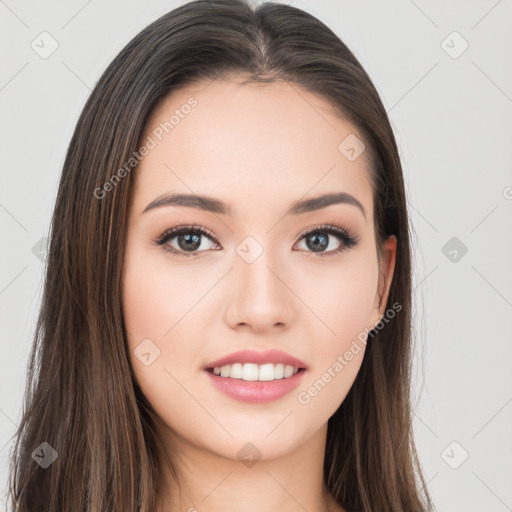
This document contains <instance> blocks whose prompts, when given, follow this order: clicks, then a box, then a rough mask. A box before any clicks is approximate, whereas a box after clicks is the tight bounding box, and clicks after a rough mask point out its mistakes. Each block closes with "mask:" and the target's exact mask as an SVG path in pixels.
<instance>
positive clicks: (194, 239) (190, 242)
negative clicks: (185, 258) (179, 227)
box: [178, 233, 201, 251]
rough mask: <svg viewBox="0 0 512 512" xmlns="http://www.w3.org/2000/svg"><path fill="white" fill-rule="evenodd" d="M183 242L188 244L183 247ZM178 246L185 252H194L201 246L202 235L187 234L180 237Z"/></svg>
mask: <svg viewBox="0 0 512 512" xmlns="http://www.w3.org/2000/svg"><path fill="white" fill-rule="evenodd" d="M182 242H186V243H185V244H184V245H183V246H182ZM178 245H179V246H180V249H183V250H185V251H194V250H195V249H198V248H199V247H200V246H201V235H198V234H190V233H185V234H181V235H178Z"/></svg>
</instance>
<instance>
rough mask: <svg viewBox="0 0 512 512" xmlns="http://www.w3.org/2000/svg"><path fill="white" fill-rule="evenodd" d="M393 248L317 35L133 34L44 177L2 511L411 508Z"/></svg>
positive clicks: (236, 4)
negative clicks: (20, 408)
mask: <svg viewBox="0 0 512 512" xmlns="http://www.w3.org/2000/svg"><path fill="white" fill-rule="evenodd" d="M408 230H409V226H408V216H407V207H406V199H405V191H404V183H403V176H402V169H401V165H400V159H399V155H398V151H397V147H396V143H395V139H394V135H393V132H392V129H391V127H390V123H389V120H388V117H387V115H386V111H385V109H384V107H383V105H382V103H381V100H380V98H379V96H378V93H377V91H376V90H375V87H374V86H373V84H372V82H371V80H370V78H369V77H368V75H367V74H366V73H365V71H364V70H363V68H362V66H361V65H360V63H359V62H358V61H357V60H356V58H355V57H354V55H353V54H352V53H351V52H350V50H349V49H348V48H347V47H346V46H345V45H344V44H343V43H342V42H341V41H340V39H339V38H338V37H337V36H336V35H335V34H334V33H333V32H332V31H331V30H329V29H328V28H327V27H326V26H325V25H323V24H322V23H321V22H320V21H318V20H317V19H316V18H314V17H312V16H311V15H309V14H307V13H305V12H303V11H301V10H299V9H296V8H293V7H290V6H286V5H278V4H272V3H267V4H263V5H262V6H260V7H258V8H257V9H254V10H253V8H251V7H250V6H249V5H248V4H247V3H245V2H244V1H242V0H211V1H207V0H198V1H195V2H190V3H188V4H186V5H183V6H181V7H179V8H177V9H175V10H173V11H171V12H169V13H168V14H166V15H165V16H162V17H161V18H160V19H158V20H157V21H155V22H154V23H152V24H151V25H150V26H148V27H147V28H146V29H144V30H143V31H142V32H141V33H140V34H138V35H137V36H136V37H135V38H134V39H133V40H132V41H131V42H130V43H129V44H128V45H127V46H126V47H125V48H124V49H123V50H122V51H121V53H120V54H119V55H118V56H117V57H116V58H115V60H114V61H113V62H112V64H111V65H110V66H109V67H108V69H107V70H106V71H105V73H104V74H103V76H102V77H101V79H100V80H99V82H98V84H97V85H96V87H95V89H94V91H93V92H92V94H91V96H90V98H89V100H88V102H87V104H86V105H85V107H84V109H83V112H82V114H81V116H80V119H79V121H78V124H77V127H76V130H75V133H74V135H73V138H72V140H71V143H70V146H69V149H68V154H67V157H66V160H65V163H64V168H63V173H62V178H61V181H60V185H59V192H58V197H57V201H56V206H55V210H54V215H53V220H52V231H51V238H50V245H49V251H48V267H47V274H46V282H45V289H44V297H43V302H42V308H41V313H40V318H39V321H38V325H37V331H36V336H35V341H34V347H33V351H32V356H31V360H30V367H29V379H28V383H27V396H26V404H25V410H24V415H23V418H22V422H21V424H20V427H19V430H18V432H17V434H16V446H15V450H14V451H13V456H12V477H11V487H10V492H11V497H12V503H13V506H14V507H15V510H17V511H20V512H28V511H34V510H40V509H41V507H42V506H43V505H42V504H44V510H47V511H59V512H63V511H67V510H70V511H71V510H72V511H78V510H84V511H107V510H112V511H128V510H137V511H141V512H142V511H143V512H146V511H153V510H158V511H164V510H166V511H171V510H172V511H174V510H189V511H193V510H205V511H207V510H211V511H212V510H218V509H220V508H222V509H223V510H239V509H240V508H241V507H243V509H244V510H245V511H253V510H278V509H279V510H280V511H292V510H309V511H329V512H332V511H356V510H360V511H365V512H369V511H379V512H385V511H394V512H396V511H415V512H417V511H423V510H430V509H431V502H430V499H429V496H428V493H427V492H426V489H425V482H424V480H423V477H422V474H421V470H420V467H419V464H418V460H417V456H416V452H415V448H414V441H413V437H412V427H411V410H410V409H409V374H410V352H411V262H410V246H409V236H408Z"/></svg>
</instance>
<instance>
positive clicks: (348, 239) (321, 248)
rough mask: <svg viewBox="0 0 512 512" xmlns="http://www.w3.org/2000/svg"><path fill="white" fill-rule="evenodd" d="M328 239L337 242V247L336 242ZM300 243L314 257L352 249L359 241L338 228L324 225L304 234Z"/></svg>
mask: <svg viewBox="0 0 512 512" xmlns="http://www.w3.org/2000/svg"><path fill="white" fill-rule="evenodd" d="M329 237H335V238H336V239H337V240H338V246H337V247H336V242H335V241H334V242H332V241H330V240H329ZM302 241H305V243H306V247H307V248H308V249H310V250H311V251H312V252H313V253H314V254H315V255H318V256H328V255H333V254H338V253H340V252H342V251H344V250H345V249H350V248H351V247H354V246H355V245H356V244H357V242H358V241H359V239H358V237H356V236H355V235H352V234H350V233H349V232H348V231H347V230H346V229H344V228H342V227H340V226H335V225H332V224H324V225H322V226H318V227H316V228H314V229H311V230H309V231H307V232H306V233H304V234H303V235H302V236H301V238H300V242H302ZM325 249H330V250H328V251H326V250H325Z"/></svg>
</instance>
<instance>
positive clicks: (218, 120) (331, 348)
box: [123, 81, 396, 459]
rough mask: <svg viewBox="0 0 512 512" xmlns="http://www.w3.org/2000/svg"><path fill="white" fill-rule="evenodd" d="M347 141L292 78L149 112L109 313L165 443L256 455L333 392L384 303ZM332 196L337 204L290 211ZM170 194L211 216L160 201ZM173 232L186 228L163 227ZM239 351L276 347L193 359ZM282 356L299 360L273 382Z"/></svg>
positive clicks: (294, 431)
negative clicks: (121, 328)
mask: <svg viewBox="0 0 512 512" xmlns="http://www.w3.org/2000/svg"><path fill="white" fill-rule="evenodd" d="M148 137H150V138H148ZM347 137H348V139H347ZM356 137H357V133H356V131H355V130H354V128H353V127H352V126H350V125H349V124H347V123H346V122H344V121H342V120H341V119H340V118H338V117H337V116H335V115H334V114H333V113H332V112H331V110H330V109H329V105H328V104H327V103H326V102H325V101H324V100H322V99H321V98H319V97H317V96H316V95H314V94H311V93H309V92H307V91H306V90H304V89H302V88H301V87H299V86H298V85H295V84H294V85H293V86H292V85H287V84H285V83H278V84H271V85H269V84H258V85H256V84H252V85H243V86H242V85H237V84H236V83H235V82H224V81H214V82H212V83H210V85H208V86H206V87H205V84H202V85H194V86H188V87H187V88H185V89H182V90H180V91H177V92H174V93H173V94H172V95H171V96H169V97H168V98H167V99H166V100H165V101H164V102H162V103H161V104H160V105H159V107H158V108H157V109H156V110H155V112H154V113H153V115H152V117H151V119H150V121H149V122H148V125H147V129H146V133H145V135H144V140H143V143H144V144H145V147H146V150H142V151H141V154H145V156H143V158H142V160H141V162H140V164H139V165H138V167H137V169H136V170H134V171H133V172H134V173H135V174H136V176H135V178H136V179H135V189H134V191H133V192H134V195H133V201H132V205H131V210H130V216H129V228H128V242H127V247H126V260H125V268H124V276H123V280H124V282H123V307H124V315H125V321H126V328H127V333H128V338H129V346H130V358H131V363H132V365H133V369H134V372H135V376H136V378H137V381H138V383H139V386H140V388H141V389H142V391H143V393H144V394H145V396H146V397H147V399H148V401H149V402H150V403H151V404H152V406H153V408H154V409H155V411H156V412H157V414H158V416H159V419H160V420H162V424H163V425H165V426H166V427H168V429H166V435H167V436H169V439H178V438H180V439H185V440H186V441H187V442H188V443H192V444H193V445H194V446H196V447H199V448H201V449H206V450H209V451H211V452H214V453H217V454H219V455H222V456H223V457H227V458H231V459H236V458H239V459H240V458H241V457H242V456H244V452H243V450H246V451H247V450H248V451H249V452H250V451H251V450H255V451H256V449H257V451H258V457H262V458H273V457H277V456H279V455H282V454H284V453H286V452H289V451H291V450H292V449H293V448H294V447H297V446H299V445H301V444H302V443H304V442H305V441H306V440H308V439H309V438H310V437H312V436H313V434H314V433H315V432H317V431H318V430H319V429H320V428H321V427H322V426H325V424H326V422H327V420H328V419H329V417H330V416H331V415H332V414H333V413H334V412H335V411H336V409H337V408H338V407H339V405H340V404H341V402H342V401H343V400H344V398H345V396H346V395H347V393H348V391H349V389H350V387H351V386H352V384H353V382H354V379H355V378H356V375H357V373H358V370H359V368H360V365H361V361H362V358H363V354H364V347H365V345H364V340H365V338H366V336H365V334H366V333H367V331H368V329H371V328H372V327H373V326H374V324H375V322H377V321H378V320H379V318H380V316H381V314H382V313H384V311H379V309H378V299H379V291H380V292H381V293H384V302H383V304H385V299H386V297H387V292H388V289H389V284H390V281H391V278H392V270H393V266H394V254H395V242H396V239H395V238H394V237H391V238H390V239H389V240H388V242H387V244H386V249H387V250H388V251H389V255H390V256H391V258H390V260H389V264H388V267H387V268H388V269H389V270H390V271H391V272H390V274H389V276H388V279H387V280H384V281H383V284H382V283H380V281H379V265H378V260H377V251H376V246H375V241H374V225H373V206H372V190H371V188H370V183H369V180H368V175H367V169H366V168H365V161H364V158H365V157H366V153H365V152H364V151H363V152H362V153H361V154H360V155H359V156H358V154H359V152H360V151H361V146H359V145H358V144H359V143H358V142H357V139H356ZM351 148H353V149H351ZM340 193H343V194H346V195H345V196H342V199H343V197H345V199H347V198H348V199H347V200H346V201H344V202H334V203H330V202H324V203H323V204H316V206H315V208H308V207H307V205H308V203H305V205H306V206H303V207H300V208H299V207H297V203H298V202H301V203H302V202H304V201H307V200H308V199H312V198H317V197H319V196H322V195H324V194H340ZM177 194H184V195H187V196H192V198H196V199H197V197H198V196H207V197H208V198H211V199H214V200H215V201H219V202H222V203H224V204H225V205H226V211H224V209H223V208H222V207H220V206H219V204H218V203H213V204H212V205H210V208H209V209H206V206H207V203H206V202H201V201H196V202H195V203H196V207H194V206H193V205H191V204H190V203H189V205H188V206H184V205H183V203H182V204H181V205H180V204H177V203H173V204H171V202H169V201H167V202H166V200H165V199H162V198H165V197H167V196H171V195H177ZM155 201H157V202H155ZM149 205H152V206H151V207H149V208H148V206H149ZM197 206H203V207H204V208H199V207H197ZM310 206H311V204H310ZM322 206H324V207H322ZM294 207H295V209H294V210H293V208H294ZM191 225H193V226H195V228H204V229H205V230H207V232H208V235H204V234H201V233H198V232H197V230H196V229H191V228H190V226H191ZM179 226H189V227H188V228H185V229H184V230H183V232H181V233H177V234H171V235H170V236H165V233H166V231H168V230H170V229H171V228H175V227H179ZM322 226H323V227H322ZM325 226H334V229H341V230H344V231H346V232H347V233H348V236H349V237H351V238H348V239H347V238H344V235H341V238H339V235H337V234H336V232H335V231H332V232H329V231H327V232H326V229H328V228H326V227H325ZM316 228H318V229H316ZM313 229H315V230H316V231H314V232H313V233H311V234H309V235H308V236H306V237H304V236H303V235H304V233H306V232H307V231H310V230H313ZM158 241H159V242H160V244H159V243H158ZM383 269H384V268H383V267H381V271H382V270H383ZM382 275H383V273H382V274H381V279H382ZM379 283H380V284H379ZM245 350H247V351H252V353H253V355H254V352H257V353H260V354H259V355H261V352H264V351H268V350H278V351H282V352H284V353H285V354H284V356H285V357H284V359H283V358H280V356H282V355H283V354H276V353H274V354H270V355H269V356H265V355H264V356H263V358H262V359H261V360H258V359H254V360H252V359H251V358H250V354H249V355H248V354H245V355H244V354H242V355H235V357H234V361H232V363H233V364H232V365H231V366H229V367H228V365H227V364H220V363H219V364H220V366H223V369H222V370H220V371H221V372H222V373H221V375H219V376H218V375H216V373H218V372H219V370H218V369H217V370H215V371H213V370H212V369H208V368H209V367H211V366H215V365H212V364H210V363H213V362H215V361H217V360H219V359H223V358H225V357H226V356H229V355H230V354H232V353H234V352H237V351H245ZM286 356H288V357H291V358H296V359H297V360H299V361H300V362H298V361H295V362H294V361H290V360H288V361H287V360H286ZM256 362H259V363H261V364H260V365H256ZM221 363H222V362H221ZM235 363H237V364H235ZM245 363H249V364H247V365H246V364H245ZM286 363H289V364H286ZM290 363H292V364H290ZM293 363H295V364H293ZM270 365H273V366H270ZM279 365H283V366H282V367H280V366H279ZM286 366H293V367H296V368H301V369H300V370H299V371H297V373H295V374H293V375H292V377H287V375H288V374H289V372H290V370H289V369H288V371H286V368H285V367H286ZM291 371H292V372H293V371H295V370H294V369H293V370H291ZM229 372H233V373H229ZM283 372H286V373H284V375H283ZM222 375H231V377H228V376H222ZM240 377H242V378H240ZM279 377H281V378H279ZM254 378H256V379H258V380H257V381H256V380H252V379H254ZM259 379H263V380H259ZM264 379H273V380H264ZM288 379H289V380H288ZM292 412H293V414H292ZM246 443H252V444H251V445H246ZM242 447H244V448H243V450H242V452H239V450H240V449H241V448H242ZM254 447H256V448H254ZM248 455H251V453H249V454H248Z"/></svg>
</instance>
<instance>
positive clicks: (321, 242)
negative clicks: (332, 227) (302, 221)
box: [306, 233, 329, 251]
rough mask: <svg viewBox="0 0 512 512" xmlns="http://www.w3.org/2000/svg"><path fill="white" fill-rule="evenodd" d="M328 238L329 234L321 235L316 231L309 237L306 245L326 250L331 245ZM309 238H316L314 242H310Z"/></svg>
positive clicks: (314, 248) (313, 248) (310, 247)
mask: <svg viewBox="0 0 512 512" xmlns="http://www.w3.org/2000/svg"><path fill="white" fill-rule="evenodd" d="M327 238H328V237H327V235H319V234H317V233H315V234H313V235H311V236H309V237H307V239H306V245H307V246H308V248H309V249H312V250H313V251H317V250H318V249H319V250H320V251H321V250H324V249H325V248H326V247H327V246H328V245H329V242H328V240H327ZM309 240H314V242H312V243H310V242H309Z"/></svg>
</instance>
